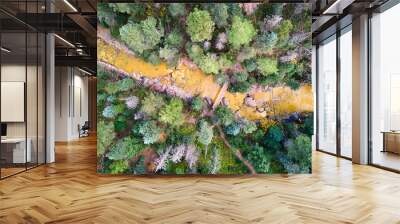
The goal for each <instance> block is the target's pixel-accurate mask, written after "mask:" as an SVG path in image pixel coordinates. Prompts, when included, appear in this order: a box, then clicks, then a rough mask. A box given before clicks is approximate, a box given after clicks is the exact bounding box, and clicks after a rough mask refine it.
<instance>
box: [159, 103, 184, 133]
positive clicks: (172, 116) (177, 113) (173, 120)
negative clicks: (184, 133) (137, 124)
mask: <svg viewBox="0 0 400 224" xmlns="http://www.w3.org/2000/svg"><path fill="white" fill-rule="evenodd" d="M182 110H183V102H182V100H181V99H179V98H172V99H171V100H170V102H169V103H168V104H167V105H165V106H164V107H163V108H161V110H160V113H159V120H160V121H161V122H163V123H166V124H170V125H172V126H180V125H182V124H183V122H184V116H183V113H182Z"/></svg>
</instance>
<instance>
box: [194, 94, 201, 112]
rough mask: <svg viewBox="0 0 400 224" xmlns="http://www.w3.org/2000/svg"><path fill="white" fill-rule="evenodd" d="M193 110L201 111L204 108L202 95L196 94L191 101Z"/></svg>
mask: <svg viewBox="0 0 400 224" xmlns="http://www.w3.org/2000/svg"><path fill="white" fill-rule="evenodd" d="M191 106H192V110H194V111H197V112H200V111H202V110H203V99H202V98H201V97H200V96H196V97H194V98H193V99H192V102H191Z"/></svg>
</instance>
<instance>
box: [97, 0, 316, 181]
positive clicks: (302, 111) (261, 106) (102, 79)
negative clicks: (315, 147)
mask: <svg viewBox="0 0 400 224" xmlns="http://www.w3.org/2000/svg"><path fill="white" fill-rule="evenodd" d="M309 6H310V5H308V4H269V3H264V4H261V3H206V4H204V3H203V4H184V3H171V4H160V3H99V5H98V39H97V46H98V95H97V105H98V106H97V107H98V112H97V113H98V133H97V134H98V144H97V158H98V168H97V169H98V172H100V173H105V174H132V175H140V174H200V175H210V174H218V175H221V174H273V173H310V172H311V135H312V134H313V133H312V132H313V94H312V88H311V33H310V31H311V11H310V7H309Z"/></svg>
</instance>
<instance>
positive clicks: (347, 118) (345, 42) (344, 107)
mask: <svg viewBox="0 0 400 224" xmlns="http://www.w3.org/2000/svg"><path fill="white" fill-rule="evenodd" d="M352 74H353V70H352V32H351V26H348V27H347V28H346V29H344V30H342V32H341V35H340V155H341V156H344V157H347V158H351V157H352V148H351V147H352V97H353V95H352Z"/></svg>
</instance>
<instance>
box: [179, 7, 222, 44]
mask: <svg viewBox="0 0 400 224" xmlns="http://www.w3.org/2000/svg"><path fill="white" fill-rule="evenodd" d="M214 25H215V24H214V22H213V21H212V19H211V16H210V14H209V13H208V12H207V11H205V10H198V9H197V8H196V9H194V11H192V12H191V13H190V14H189V16H188V17H187V20H186V31H187V33H188V34H189V36H190V38H191V40H192V41H193V42H200V41H204V40H211V37H212V33H213V31H214Z"/></svg>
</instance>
